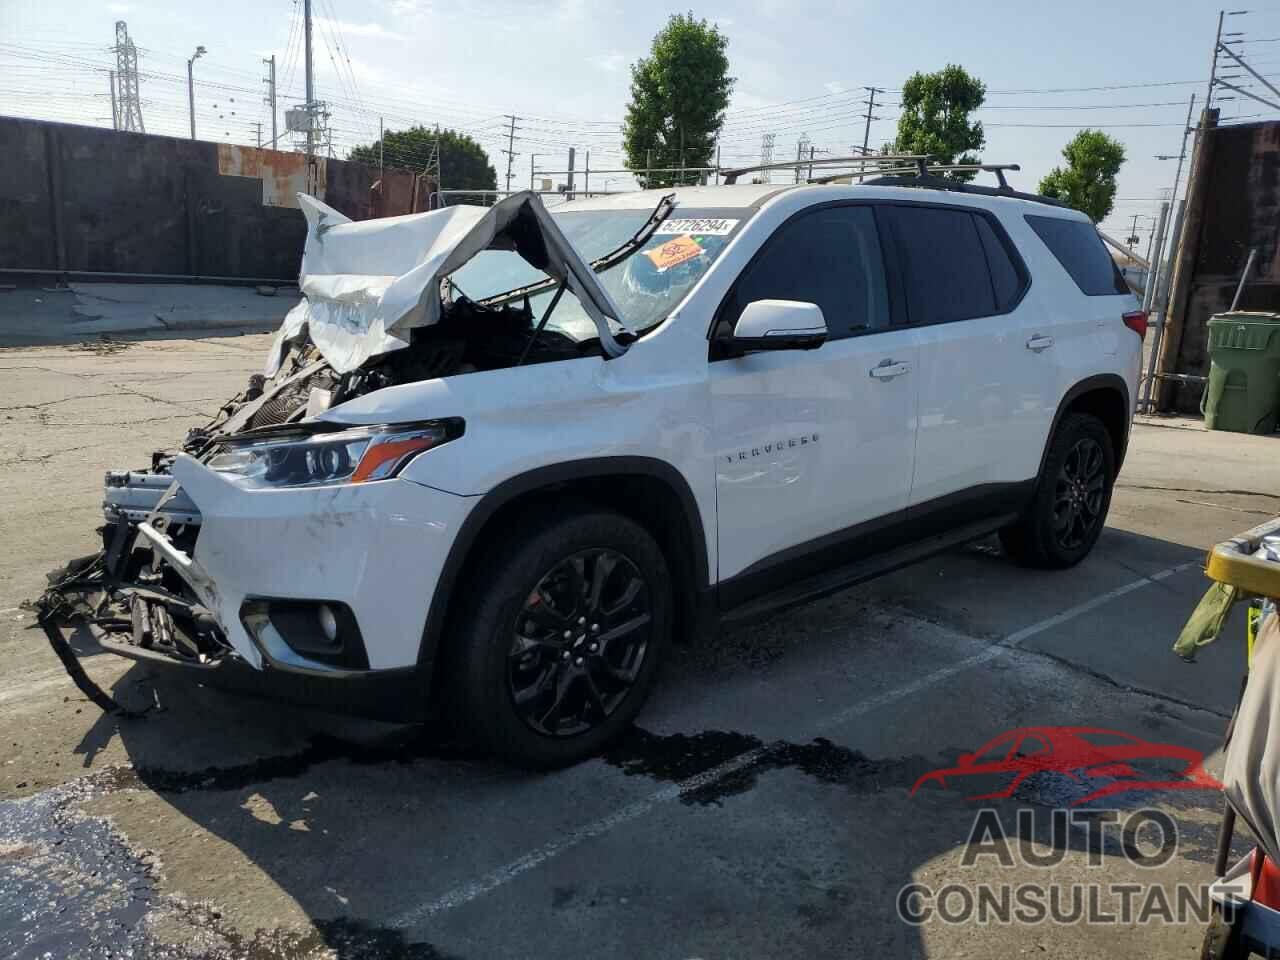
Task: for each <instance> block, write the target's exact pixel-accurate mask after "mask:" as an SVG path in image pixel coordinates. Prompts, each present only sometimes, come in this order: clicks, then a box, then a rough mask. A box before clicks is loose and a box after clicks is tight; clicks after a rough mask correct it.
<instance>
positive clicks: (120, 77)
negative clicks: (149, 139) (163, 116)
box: [116, 20, 146, 133]
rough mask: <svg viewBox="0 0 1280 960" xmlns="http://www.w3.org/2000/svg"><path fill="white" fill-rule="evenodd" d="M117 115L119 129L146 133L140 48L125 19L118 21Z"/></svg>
mask: <svg viewBox="0 0 1280 960" xmlns="http://www.w3.org/2000/svg"><path fill="white" fill-rule="evenodd" d="M116 115H117V128H118V129H120V130H133V131H134V132H136V133H146V127H144V126H143V125H142V98H141V97H140V96H139V95H138V48H137V47H135V46H134V45H133V40H132V39H131V38H130V37H129V27H128V25H127V24H126V23H125V22H124V21H123V20H117V21H116Z"/></svg>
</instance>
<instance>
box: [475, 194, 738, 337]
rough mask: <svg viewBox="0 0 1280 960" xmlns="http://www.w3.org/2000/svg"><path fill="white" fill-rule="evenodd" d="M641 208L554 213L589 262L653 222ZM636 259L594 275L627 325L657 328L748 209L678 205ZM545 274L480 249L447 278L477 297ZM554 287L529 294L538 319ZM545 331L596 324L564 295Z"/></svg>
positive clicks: (579, 331)
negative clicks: (702, 207)
mask: <svg viewBox="0 0 1280 960" xmlns="http://www.w3.org/2000/svg"><path fill="white" fill-rule="evenodd" d="M650 213H651V211H650V210H647V209H644V210H580V211H570V212H564V213H555V212H554V211H553V213H552V215H553V216H554V217H555V220H556V224H557V225H558V226H559V227H560V229H561V230H563V231H564V234H565V236H566V237H568V239H569V241H570V242H571V243H572V244H573V245H574V247H575V248H576V249H577V251H578V252H579V253H580V254H581V255H582V258H583V259H584V260H586V261H588V262H590V261H592V260H595V259H597V258H599V257H602V256H604V255H605V254H607V253H609V252H610V251H613V250H616V249H617V248H618V247H620V246H622V245H623V244H625V243H626V242H627V241H628V240H630V239H631V238H632V237H633V236H635V234H636V232H637V231H638V230H640V228H641V227H643V226H644V224H645V222H646V221H647V220H648V219H649V216H650ZM676 213H677V214H678V216H673V217H668V218H667V219H666V220H664V221H663V222H662V223H661V224H659V226H658V228H657V230H655V231H654V233H653V234H652V235H651V236H650V237H649V238H648V239H647V240H646V241H645V242H644V243H643V244H641V245H640V247H639V248H637V249H636V251H635V252H634V253H632V254H631V256H629V257H627V258H626V259H625V260H622V261H621V262H619V263H616V264H614V265H613V266H611V267H608V268H607V269H605V270H602V271H601V272H599V273H597V274H596V276H597V277H598V278H599V280H600V283H601V285H602V286H604V288H605V289H606V290H607V291H608V292H609V295H610V296H611V297H613V300H614V302H615V303H616V304H617V305H618V310H619V311H620V312H621V314H622V316H621V317H620V318H619V319H620V320H621V321H622V322H623V323H624V324H625V325H626V326H627V327H628V328H629V329H631V330H633V331H636V332H640V331H643V330H646V329H648V328H649V327H652V326H654V325H655V324H657V323H658V322H659V321H661V320H662V319H663V318H664V317H666V315H667V314H668V313H670V312H671V311H672V310H673V309H674V308H675V307H676V305H677V304H679V303H680V301H681V300H682V299H684V296H685V294H687V293H688V292H689V291H690V290H691V289H693V286H694V284H695V283H697V282H698V280H699V279H700V278H701V277H702V275H703V274H704V273H706V272H707V269H708V268H709V267H710V266H711V264H712V263H714V262H715V259H716V257H718V256H719V255H720V252H721V251H722V250H723V249H724V248H725V246H726V245H727V244H728V243H729V241H730V239H732V237H733V235H734V234H735V233H736V232H737V231H738V229H739V228H740V227H741V226H742V224H743V223H745V222H746V220H747V218H748V217H749V216H750V214H751V211H750V210H747V209H743V208H729V209H716V210H710V209H702V210H686V209H678V210H677V211H676ZM545 278H546V275H545V274H543V273H542V272H541V271H539V270H537V269H535V268H534V267H532V266H530V265H529V264H528V263H527V262H525V260H524V259H523V258H521V257H520V256H519V254H516V253H513V252H509V251H504V250H485V251H482V252H481V253H479V254H478V255H477V256H476V257H474V258H473V259H472V260H471V261H469V262H468V263H467V264H466V265H465V266H463V267H462V268H461V269H460V270H458V271H457V272H456V273H454V274H453V275H452V277H451V278H450V279H451V280H452V281H453V283H454V285H455V286H456V288H457V289H458V290H459V291H460V292H462V293H464V294H465V295H466V296H468V297H470V298H471V299H472V300H483V299H485V298H486V297H492V296H495V295H497V294H500V293H505V292H506V291H508V290H514V289H516V288H518V287H521V286H524V285H526V284H530V283H536V282H537V281H539V280H543V279H545ZM553 294H554V290H546V291H544V292H542V293H539V294H537V295H536V296H533V297H531V298H530V304H531V305H532V307H533V311H534V315H535V316H537V317H541V315H542V311H543V310H545V309H546V307H547V305H548V304H549V303H550V301H551V297H552V295H553ZM547 328H548V329H550V330H555V331H557V332H559V333H563V334H565V335H566V336H568V337H572V338H573V339H575V340H586V339H589V338H591V337H594V336H596V328H595V324H593V323H592V322H591V319H590V317H588V316H587V314H586V311H584V310H583V309H582V306H581V304H579V303H578V300H577V298H576V297H574V296H573V294H572V293H569V292H566V293H565V295H564V296H563V298H562V299H561V301H560V303H559V305H558V306H557V307H556V309H555V312H554V313H552V315H551V318H550V320H548V322H547Z"/></svg>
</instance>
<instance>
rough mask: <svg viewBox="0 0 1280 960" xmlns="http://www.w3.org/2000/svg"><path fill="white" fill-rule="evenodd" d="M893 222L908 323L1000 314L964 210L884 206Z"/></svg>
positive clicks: (974, 232)
mask: <svg viewBox="0 0 1280 960" xmlns="http://www.w3.org/2000/svg"><path fill="white" fill-rule="evenodd" d="M882 209H883V210H884V212H885V213H886V214H887V215H888V219H889V222H890V223H891V224H892V225H893V235H894V239H895V240H896V242H897V245H898V253H899V256H900V258H901V260H902V263H903V270H904V273H905V279H906V286H907V313H908V317H909V320H910V322H911V323H912V324H929V323H949V322H951V321H955V320H970V319H972V318H974V317H985V316H989V315H991V314H993V313H997V312H999V311H998V310H997V309H996V295H995V290H994V288H993V286H992V280H991V274H990V272H989V271H988V268H987V255H986V253H985V252H984V250H983V244H982V239H981V237H980V236H979V234H978V228H977V226H976V225H975V223H974V220H975V218H974V216H973V215H972V214H970V213H969V212H968V211H967V210H954V209H949V208H946V207H907V206H888V207H884V208H882Z"/></svg>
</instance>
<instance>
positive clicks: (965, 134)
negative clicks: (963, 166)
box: [893, 63, 987, 180]
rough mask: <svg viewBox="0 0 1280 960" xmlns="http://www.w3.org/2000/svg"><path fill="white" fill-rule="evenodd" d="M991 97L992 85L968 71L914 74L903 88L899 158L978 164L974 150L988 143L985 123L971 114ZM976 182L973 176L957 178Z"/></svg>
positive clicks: (897, 146) (896, 146)
mask: <svg viewBox="0 0 1280 960" xmlns="http://www.w3.org/2000/svg"><path fill="white" fill-rule="evenodd" d="M986 98H987V86H986V84H984V83H983V82H982V81H981V80H979V79H977V78H976V77H971V76H970V75H969V74H968V73H967V72H965V70H964V68H963V67H958V66H956V65H955V64H952V63H949V64H947V66H946V67H945V68H944V69H942V70H939V71H937V72H936V73H919V72H916V73H913V74H912V75H911V76H910V77H909V78H908V79H907V82H906V83H904V84H903V85H902V113H901V114H899V116H898V136H897V139H896V140H895V142H894V144H893V148H894V151H895V152H897V153H927V154H930V155H931V156H934V157H936V158H937V159H938V161H939V162H942V163H977V162H978V156H977V154H976V153H974V152H973V151H975V150H981V149H982V148H983V146H985V145H986V142H987V138H986V135H985V134H984V133H983V132H982V123H981V121H978V120H973V121H970V119H969V114H970V113H972V112H973V111H974V110H977V109H978V107H980V106H982V102H983V101H984V100H985V99H986ZM952 176H953V177H956V178H958V179H960V180H972V179H973V176H974V175H973V174H972V173H953V174H952Z"/></svg>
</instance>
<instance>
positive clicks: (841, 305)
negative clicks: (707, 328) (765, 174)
mask: <svg viewBox="0 0 1280 960" xmlns="http://www.w3.org/2000/svg"><path fill="white" fill-rule="evenodd" d="M755 300H799V301H801V302H803V303H816V304H817V305H818V306H819V307H820V308H821V309H822V316H823V319H824V320H826V322H827V330H828V331H829V337H830V339H832V340H838V339H840V338H841V337H847V336H851V335H853V334H857V333H862V332H865V331H867V330H880V329H884V328H885V327H887V326H888V325H889V297H888V290H887V287H886V284H885V276H884V259H883V257H882V256H881V252H880V238H879V235H878V233H877V231H876V219H875V213H874V212H873V211H872V209H871V208H870V207H862V206H850V207H826V208H824V209H821V210H814V211H811V212H808V213H801V214H799V215H797V216H795V217H793V218H792V219H790V220H788V221H787V222H786V223H784V224H783V225H782V226H781V227H779V228H778V230H777V231H776V232H775V233H774V235H773V236H772V237H771V238H770V239H769V240H768V242H767V244H766V246H765V248H764V249H763V250H762V251H761V253H760V255H759V256H757V257H756V259H755V260H754V261H752V263H751V265H750V266H749V267H747V269H746V271H745V272H744V273H743V275H742V277H741V278H740V279H739V281H738V283H737V286H736V287H735V288H734V292H733V295H732V301H731V303H730V305H729V307H730V308H729V309H728V310H727V311H726V312H725V314H724V318H725V322H722V324H721V327H720V328H718V329H717V331H716V335H717V336H727V335H728V334H730V333H731V332H732V328H731V326H730V324H732V323H733V322H736V320H737V318H738V315H739V314H741V312H742V310H743V308H744V307H745V306H746V305H747V304H748V303H752V302H753V301H755Z"/></svg>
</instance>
